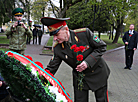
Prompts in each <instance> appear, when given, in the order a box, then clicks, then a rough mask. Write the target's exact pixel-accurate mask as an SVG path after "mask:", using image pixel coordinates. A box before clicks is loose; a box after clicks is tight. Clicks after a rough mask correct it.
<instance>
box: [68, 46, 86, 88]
mask: <svg viewBox="0 0 138 102" xmlns="http://www.w3.org/2000/svg"><path fill="white" fill-rule="evenodd" d="M71 49H72V50H74V52H75V53H76V60H77V65H79V64H80V63H81V62H82V61H83V55H82V54H83V52H84V51H85V47H84V46H79V47H77V45H76V44H74V45H72V46H71ZM83 79H84V74H83V72H78V77H77V80H78V89H80V90H82V88H83Z"/></svg>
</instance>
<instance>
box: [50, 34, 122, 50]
mask: <svg viewBox="0 0 138 102" xmlns="http://www.w3.org/2000/svg"><path fill="white" fill-rule="evenodd" d="M101 39H102V40H103V41H104V42H105V43H106V44H107V50H111V49H115V48H118V47H121V46H123V45H124V43H123V41H122V38H119V39H118V42H117V43H112V42H113V40H111V39H109V36H107V35H101ZM52 43H53V36H51V37H50V38H49V40H48V42H47V46H52Z"/></svg>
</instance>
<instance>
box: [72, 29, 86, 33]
mask: <svg viewBox="0 0 138 102" xmlns="http://www.w3.org/2000/svg"><path fill="white" fill-rule="evenodd" d="M85 31H86V28H80V29H75V30H74V32H75V33H80V32H85Z"/></svg>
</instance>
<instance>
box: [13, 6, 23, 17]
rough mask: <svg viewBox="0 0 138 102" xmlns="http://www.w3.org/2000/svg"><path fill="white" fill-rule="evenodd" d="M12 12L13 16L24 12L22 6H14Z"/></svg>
mask: <svg viewBox="0 0 138 102" xmlns="http://www.w3.org/2000/svg"><path fill="white" fill-rule="evenodd" d="M12 14H13V15H14V16H21V15H23V14H24V11H23V9H22V8H15V9H14V10H13V11H12Z"/></svg>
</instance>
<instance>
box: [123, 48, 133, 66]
mask: <svg viewBox="0 0 138 102" xmlns="http://www.w3.org/2000/svg"><path fill="white" fill-rule="evenodd" d="M133 55H134V50H129V49H128V50H125V56H126V67H127V68H130V67H131V66H132V63H133Z"/></svg>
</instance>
